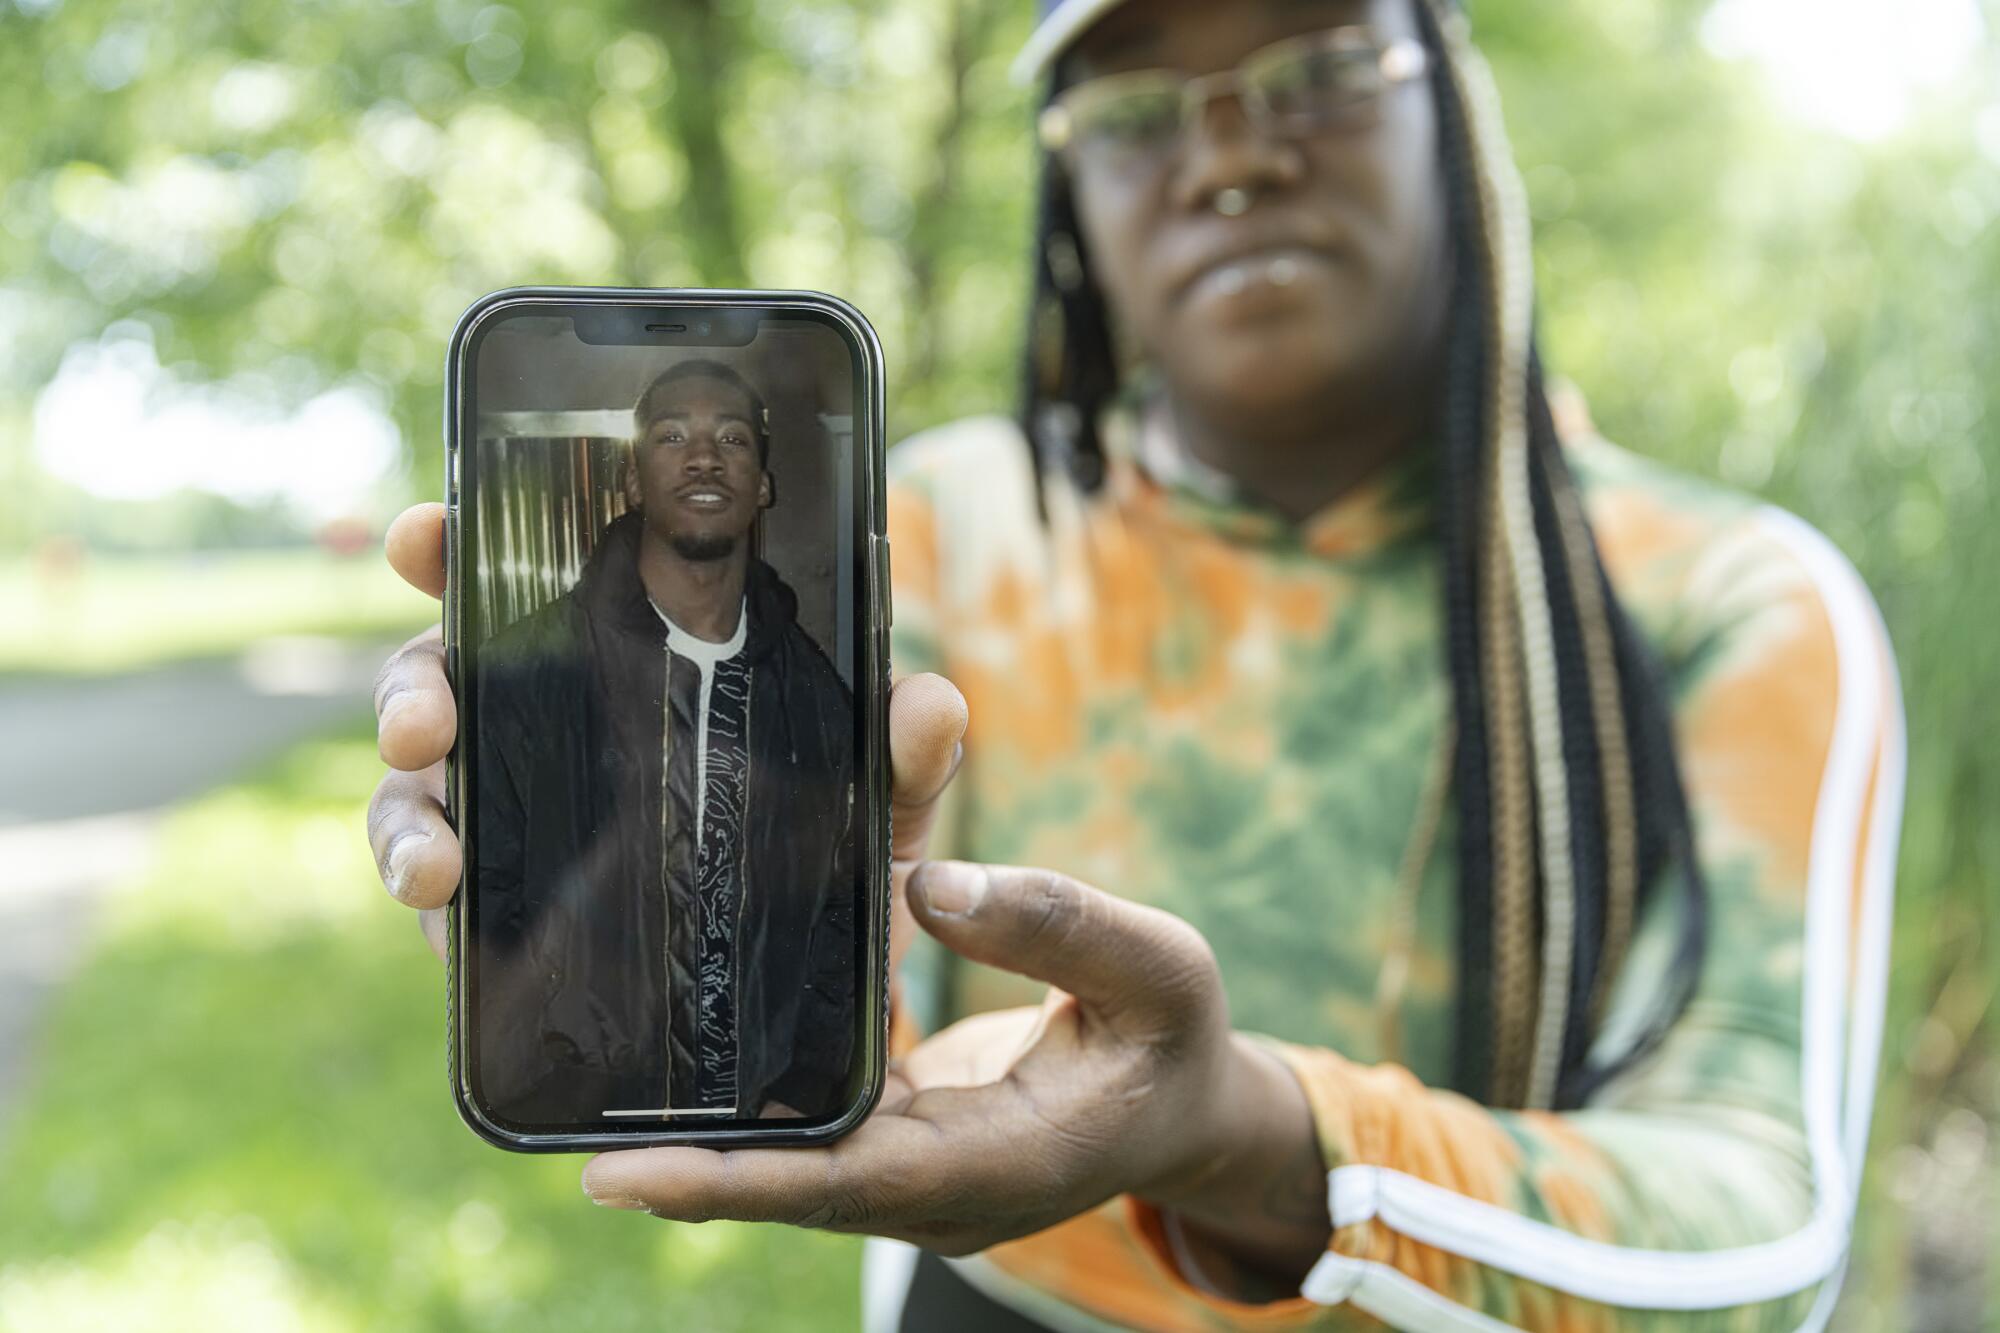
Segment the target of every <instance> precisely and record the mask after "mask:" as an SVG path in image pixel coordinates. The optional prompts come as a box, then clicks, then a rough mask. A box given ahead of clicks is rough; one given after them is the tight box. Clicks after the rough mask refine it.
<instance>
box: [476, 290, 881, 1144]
mask: <svg viewBox="0 0 2000 1333" xmlns="http://www.w3.org/2000/svg"><path fill="white" fill-rule="evenodd" d="M535 305H562V306H575V305H604V306H607V307H631V306H635V305H637V306H645V307H650V308H656V309H662V310H671V309H674V308H676V307H681V306H711V307H713V306H740V307H754V308H757V309H764V310H777V311H785V310H811V311H817V312H820V313H823V314H826V315H830V316H832V317H833V318H834V319H835V320H836V321H837V322H838V323H839V324H840V326H841V327H842V329H843V330H845V332H846V333H847V334H848V335H849V336H850V337H851V339H852V348H853V350H854V352H855V354H856V356H855V360H856V365H857V367H858V369H859V370H860V373H861V379H862V386H861V391H860V392H859V393H857V395H856V402H855V409H856V414H857V416H863V417H865V421H866V431H865V435H866V440H865V446H864V447H863V448H862V449H861V450H860V461H861V477H860V479H859V481H860V484H859V485H858V487H857V492H858V494H859V495H860V496H862V497H864V499H863V508H864V509H865V511H866V518H865V522H864V524H863V526H864V529H865V532H866V541H865V543H857V545H861V546H865V549H866V550H867V551H868V552H869V553H870V554H869V556H868V558H866V559H865V560H864V561H863V562H862V563H863V571H862V577H861V578H859V579H858V580H857V582H856V586H857V587H858V588H861V589H862V595H863V597H864V598H865V603H864V611H863V617H862V619H863V621H864V622H865V625H866V633H864V634H861V635H859V636H858V637H857V644H858V652H859V662H858V668H859V669H858V671H857V679H858V680H859V682H860V685H861V688H860V689H858V690H856V692H855V698H856V701H857V704H859V705H860V706H862V707H863V708H864V709H865V716H866V725H865V729H864V730H865V739H864V742H863V746H862V754H861V756H860V763H859V765H858V781H857V786H856V796H857V798H858V799H861V800H865V802H866V807H867V808H866V810H865V811H864V814H863V818H862V819H861V820H859V821H858V824H859V828H858V836H859V837H860V838H861V840H862V844H863V845H862V847H861V849H860V855H859V856H858V858H857V860H858V862H859V864H860V865H861V866H862V867H863V871H864V874H865V876H866V888H867V892H866V903H865V919H866V935H865V939H866V940H868V941H869V947H868V948H866V949H865V950H863V951H862V958H863V960H864V967H863V974H862V977H861V981H860V985H861V991H860V995H859V996H858V999H857V1003H858V1005H859V1007H860V1011H861V1013H860V1023H861V1028H860V1031H859V1033H858V1034H857V1045H856V1054H857V1058H858V1059H859V1060H860V1061H861V1062H862V1065H863V1073H864V1078H863V1082H862V1084H861V1088H860V1095H859V1096H858V1097H857V1098H856V1099H855V1100H854V1102H853V1103H852V1104H851V1105H850V1106H848V1107H847V1108H845V1109H844V1110H842V1111H840V1112H839V1113H837V1114H835V1115H834V1116H833V1117H831V1118H830V1119H828V1118H821V1119H814V1120H807V1121H803V1122H801V1121H794V1120H773V1121H771V1122H770V1123H769V1125H768V1127H767V1126H766V1125H763V1124H759V1125H757V1126H755V1127H750V1128H745V1127H741V1126H734V1127H727V1128H725V1127H720V1126H718V1127H717V1128H714V1129H703V1128H700V1127H699V1126H698V1124H689V1125H678V1126H675V1127H673V1128H664V1127H663V1128H659V1129H654V1128H644V1129H641V1128H637V1127H634V1128H631V1129H625V1130H619V1131H615V1132H578V1133H521V1132H516V1131H513V1130H509V1129H507V1128H505V1127H503V1126H501V1125H499V1124H496V1123H494V1121H493V1120H492V1119H490V1118H489V1117H488V1116H487V1115H486V1114H485V1113H484V1112H483V1111H482V1110H481V1108H480V1107H479V1106H478V1105H477V1103H476V1102H475V1100H474V1097H473V1091H472V1089H473V1082H472V1078H471V1065H470V1061H471V1054H470V1052H471V1051H472V1049H473V1044H472V1043H471V1042H469V1041H468V1040H467V1039H466V1033H465V1031H464V1025H465V1024H466V1023H467V1021H468V1020H469V1018H470V1009H469V1006H468V1004H467V1002H466V997H465V985H466V976H465V969H464V966H463V963H462V960H463V958H464V953H465V949H466V945H467V941H466V939H465V932H466V929H467V918H466V913H465V912H464V911H463V910H462V909H463V902H464V896H465V895H464V891H463V889H461V891H460V892H459V893H458V894H455V895H453V897H452V900H451V904H450V906H449V909H448V921H449V925H448V933H447V957H446V975H447V985H446V990H445V1023H446V1034H447V1035H446V1043H445V1063H446V1068H447V1072H448V1076H449V1078H450V1082H451V1089H452V1101H453V1103H454V1104H455V1105H456V1106H457V1108H458V1113H459V1116H460V1118H461V1119H463V1120H464V1121H465V1123H466V1125H467V1126H468V1127H469V1128H470V1129H471V1130H472V1132H473V1133H475V1134H477V1135H479V1137H481V1138H482V1139H485V1140H486V1141H487V1142H488V1143H491V1144H493V1145H495V1146H496V1147H500V1148H505V1149H508V1150H509V1151H512V1152H598V1151H602V1150H605V1149H611V1148H638V1147H648V1146H655V1145H661V1144H694V1145H698V1146H702V1147H714V1148H727V1147H779V1146H810V1145H813V1144H823V1143H828V1142H831V1141H833V1140H834V1139H837V1138H840V1137H841V1136H842V1135H844V1134H846V1133H848V1132H849V1131H850V1130H852V1129H853V1128H854V1127H855V1126H856V1125H858V1124H860V1123H861V1122H862V1121H863V1120H864V1119H866V1118H867V1116H868V1114H869V1112H871V1111H872V1110H873V1109H874V1107H875V1104H876V1103H877V1102H878V1101H880V1100H881V1096H882V1085H883V1079H884V1076H885V1073H886V1069H887V1063H888V1047H889V907H890V901H889V849H890V837H891V831H890V823H889V729H888V728H889V624H890V614H891V613H890V598H889V540H888V534H887V532H886V531H885V509H886V505H887V500H886V496H885V493H884V482H883V453H884V440H883V433H884V430H885V417H886V410H885V406H884V389H883V367H882V346H881V342H880V340H879V339H878V338H877V337H876V334H875V330H874V328H873V326H871V325H870V324H869V322H868V320H867V318H866V317H865V316H863V315H862V314H861V312H860V311H859V310H857V309H855V308H854V307H853V306H852V305H850V304H849V303H847V302H846V301H843V300H841V299H840V298H839V297H837V296H832V295H829V294H827V293H825V292H816V291H806V290H789V289H787V290H772V289H761V290H760V289H755V288H709V287H510V288H506V289H504V290H501V291H496V292H492V293H489V294H488V295H486V296H483V297H481V298H480V299H479V300H477V301H475V302H473V303H472V304H471V305H470V306H468V307H466V310H465V313H464V314H462V315H461V316H459V320H458V324H457V326H456V327H455V328H453V330H452V335H451V342H450V345H449V347H448V348H447V351H446V354H445V404H444V437H445V478H444V481H445V594H444V651H445V671H446V675H447V678H448V679H449V680H450V681H451V683H452V687H453V691H454V694H455V695H456V697H457V698H458V708H459V718H458V721H459V734H460V735H464V734H466V732H465V728H466V726H467V725H469V721H470V719H468V718H467V716H466V709H465V700H464V694H463V691H461V690H460V689H459V688H458V683H459V679H460V675H459V647H460V644H461V642H462V639H463V632H464V628H463V623H462V614H463V611H464V606H465V598H464V591H463V588H462V587H461V585H460V578H461V576H462V574H463V571H464V568H465V561H464V558H463V553H462V551H461V549H460V545H459V538H460V524H459V473H460V451H461V448H462V446H463V444H464V443H465V442H466V441H467V440H468V439H469V438H470V423H469V422H468V421H467V420H466V413H467V410H468V397H469V395H468V394H467V393H466V391H465V385H466V379H465V377H466V376H467V375H468V374H469V373H470V369H469V367H468V365H467V359H468V358H467V356H466V352H467V349H468V346H469V344H470V342H471V340H472V337H473V335H474V333H475V332H476V331H477V330H478V328H479V327H480V325H481V323H482V321H484V320H486V319H488V318H490V317H492V316H493V315H495V314H496V313H498V312H500V311H502V310H507V309H515V308H520V307H524V306H535ZM445 768H446V778H445V786H446V818H447V819H449V820H450V822H451V825H452V827H453V828H454V829H456V830H458V831H459V833H460V838H461V841H463V838H464V829H465V827H466V824H467V821H466V819H465V818H464V800H463V797H464V790H463V773H462V770H461V766H460V764H459V762H458V751H457V749H456V747H454V749H453V751H452V753H451V754H450V755H449V756H448V757H447V759H446V764H445ZM469 863H470V862H469V859H468V864H469Z"/></svg>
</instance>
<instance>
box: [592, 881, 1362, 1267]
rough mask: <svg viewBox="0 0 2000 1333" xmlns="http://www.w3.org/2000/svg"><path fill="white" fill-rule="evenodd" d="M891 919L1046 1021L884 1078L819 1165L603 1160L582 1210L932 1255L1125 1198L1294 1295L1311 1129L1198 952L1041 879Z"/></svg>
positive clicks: (999, 1027) (1153, 915)
mask: <svg viewBox="0 0 2000 1333" xmlns="http://www.w3.org/2000/svg"><path fill="white" fill-rule="evenodd" d="M907 901H908V907H909V910H910V911H911V913H912V914H913V916H914V919H915V920H916V922H917V923H918V924H920V925H921V926H922V927H923V928H924V929H925V930H927V931H929V932H930V933H931V934H932V935H934V936H936V937H937V938H938V939H939V940H940V941H941V942H942V943H943V944H945V945H946V946H947V947H948V948H950V949H952V950H954V951H956V952H957V953H959V954H961V955H963V956H965V957H967V958H970V959H973V960H974V961H977V962H982V963H987V964H991V965H993V966H995V967H1001V968H1005V969H1007V970H1009V971H1012V972H1019V973H1022V974H1024V975H1026V976H1030V977H1034V978H1037V979H1039V980H1042V981H1046V982H1048V983H1049V984H1050V987H1051V989H1050V991H1049V993H1048V997H1047V999H1046V1000H1045V1002H1044V1003H1043V1004H1042V1005H1041V1007H1040V1008H1039V1009H1013V1010H1005V1011H1001V1012H998V1013H989V1014H980V1015H976V1016H974V1017H971V1018H968V1019H965V1020H964V1021H962V1022H959V1023H957V1024H954V1025H953V1026H951V1027H949V1028H947V1029H945V1030H944V1031H943V1032H940V1033H938V1034H937V1035H935V1036H933V1037H931V1038H930V1039H929V1040H927V1041H925V1042H923V1043H922V1044H921V1045H919V1046H917V1047H916V1048H915V1049H914V1050H912V1051H911V1052H910V1053H909V1054H908V1055H907V1056H905V1057H904V1058H903V1059H902V1060H900V1061H892V1062H891V1064H890V1074H889V1082H888V1087H887V1089H886V1090H885V1092H884V1094H883V1098H882V1102H881V1104H880V1105H879V1106H878V1107H877V1108H876V1111H875V1113H874V1114H873V1115H872V1116H870V1117H869V1118H868V1120H867V1121H866V1122H865V1123H863V1124H862V1125H861V1126H860V1128H858V1129H856V1130H855V1131H854V1132H853V1133H851V1134H849V1135H848V1136H847V1137H846V1138H843V1139H841V1140H839V1141H838V1142H836V1143H834V1144H832V1145H830V1146H828V1147H824V1148H748V1149H734V1150H728V1151H714V1150H710V1149H704V1148H687V1147H671V1148H642V1149H634V1150H628V1151H620V1152H610V1153H603V1154H600V1155H599V1156H597V1157H595V1158H593V1159H592V1160H591V1161H590V1162H589V1164H588V1165H586V1167H585V1168H584V1176H583V1184H584V1189H585V1191H586V1192H587V1193H589V1194H590V1196H591V1197H592V1198H593V1199H595V1200H596V1201H597V1202H599V1203H602V1204H606V1205H608V1206H611V1207H619V1208H632V1209H644V1210H646V1211H649V1212H651V1213H653V1214H654V1215H655V1216H658V1217H665V1218H676V1219H681V1220H686V1221H703V1220H707V1219H711V1218H738V1219H743V1220H750V1221H771V1222H788V1223H791V1224H794V1225H797V1226H808V1227H823V1228H827V1229H830V1230H834V1231H849V1232H866V1233H870V1234H874V1235H882V1236H893V1237H896V1238H898V1239H902V1240H907V1241H911V1242H914V1243H916V1244H918V1245H922V1246H924V1247H925V1248H927V1249H932V1250H937V1251H940V1252H942V1253H946V1254H965V1253H969V1252H971V1251H974V1250H979V1249H984V1248H985V1247H986V1246H989V1245H993V1244H996V1243H998V1242H1000V1241H1004V1240H1010V1239H1013V1238H1015V1237H1017V1236H1024V1235H1027V1234H1029V1233H1030V1232H1034V1231H1039V1230H1041V1229H1043V1228H1044V1227H1048V1226H1051V1225H1053V1224H1055V1223H1057V1222H1060V1221H1062V1220H1064V1219H1065V1218H1068V1217H1073V1216H1075V1215H1076V1214H1078V1213H1081V1212H1084V1211H1085V1210H1087V1209H1089V1208H1092V1207H1094V1206H1095V1205H1097V1204H1099V1203H1101V1202H1102V1201H1104V1200H1105V1199H1108V1198H1110V1197H1112V1196H1113V1195H1116V1194H1120V1193H1132V1194H1135V1195H1138V1196H1139V1197H1141V1198H1143V1199H1146V1200H1147V1201H1149V1202H1153V1203H1156V1204H1159V1205H1162V1206H1165V1207H1170V1208H1172V1209H1174V1210H1175V1211H1176V1212H1177V1213H1179V1214H1180V1215H1181V1216H1182V1217H1183V1219H1184V1220H1185V1221H1187V1222H1188V1223H1190V1224H1191V1225H1192V1227H1193V1228H1194V1230H1195V1232H1196V1235H1197V1236H1198V1237H1199V1238H1200V1241H1201V1243H1203V1244H1205V1245H1206V1246H1207V1247H1208V1248H1209V1249H1210V1251H1211V1253H1213V1252H1214V1251H1217V1250H1219V1251H1220V1252H1221V1253H1222V1254H1223V1255H1224V1256H1225V1257H1226V1258H1227V1259H1229V1260H1232V1261H1234V1262H1235V1263H1237V1264H1241V1265H1243V1266H1245V1267H1247V1268H1249V1269H1251V1270H1253V1271H1255V1272H1257V1273H1261V1274H1268V1275H1273V1276H1281V1277H1282V1278H1284V1279H1288V1280H1290V1281H1292V1282H1293V1283H1294V1286H1293V1289H1294V1290H1295V1289H1296V1286H1295V1282H1296V1279H1297V1277H1299V1276H1302V1275H1303V1274H1304V1272H1305V1271H1306V1269H1307V1268H1309V1267H1310V1266H1311V1264H1312V1262H1313V1260H1314V1259H1316V1258H1317V1257H1318V1256H1319V1254H1320V1253H1321V1252H1322V1251H1323V1250H1324V1248H1325V1245H1326V1240H1327V1235H1328V1232H1329V1230H1330V1227H1329V1224H1328V1222H1327V1220H1326V1205H1325V1174H1324V1168H1323V1167H1322V1166H1321V1165H1320V1162H1319V1155H1318V1150H1317V1146H1316V1143H1315V1138H1314V1131H1313V1125H1312V1118H1311V1113H1310V1110H1309V1109H1308V1107H1307V1104H1306V1101H1305V1094H1304V1092H1303V1091H1302V1090H1301V1089H1300V1088H1299V1085H1298V1083H1297V1081H1296V1080H1295V1079H1294V1078H1293V1077H1292V1075H1291V1073H1290V1071H1289V1070H1288V1069H1286V1068H1285V1067H1284V1066H1283V1064H1282V1063H1281V1062H1280V1061H1278V1060H1277V1059H1276V1057H1274V1056H1272V1055H1270V1054H1268V1053H1267V1052H1265V1051H1263V1050H1261V1049H1260V1048H1258V1047H1257V1046H1256V1045H1255V1044H1254V1043H1252V1042H1250V1041H1247V1040H1245V1039H1243V1038H1241V1037H1238V1036H1237V1035H1236V1034H1235V1033H1234V1032H1232V1031H1231V1029H1230V1026H1229V1013H1228V1005H1227V1002H1226V1001H1225V999H1224V996H1223V991H1222V982H1221V978H1220V976H1219V975H1218V973H1217V971H1216V966H1215V960H1214V956H1213V954H1212V953H1211V952H1210V950H1209V947H1208V944H1207V942H1206V941H1205V940H1204V939H1202V937H1201V935H1200V934H1199V933H1198V932H1197V931H1196V930H1195V929H1194V928H1193V927H1192V926H1190V925H1188V924H1187V923H1186V922H1185V921H1183V920H1181V919H1180V918H1178V917H1175V916H1171V915H1169V914H1167V913H1165V912H1162V911H1159V910H1157V909H1154V908H1150V907H1144V906H1140V905H1138V904H1136V903H1132V902H1128V901H1125V900H1123V899H1120V898H1116V897H1113V896H1112V895H1110V894H1107V893H1103V892H1100V891H1099V890H1097V889H1093V888H1089V887H1088V886H1086V885H1083V884H1079V883H1077V882H1076V881H1074V880H1071V879H1068V878H1065V877H1064V876H1061V875H1057V874H1054V873H1052V872H1049V871H1043V870H1021V869H1013V868H1009V867H1000V866H977V865H969V864H965V863H961V862H951V861H942V862H928V863H926V864H924V865H923V866H922V867H920V868H919V870H918V872H917V873H916V875H915V876H914V877H913V878H912V879H911V880H910V882H909V889H908V898H907ZM1301 1200H1303V1203H1301V1202H1300V1201H1301Z"/></svg>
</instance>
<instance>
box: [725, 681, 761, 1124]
mask: <svg viewBox="0 0 2000 1333" xmlns="http://www.w3.org/2000/svg"><path fill="white" fill-rule="evenodd" d="M756 698H757V668H756V667H754V666H751V665H750V664H748V663H747V662H746V663H745V664H744V667H743V804H742V807H741V808H740V809H739V810H738V811H737V817H736V864H737V866H738V870H737V873H736V929H735V930H734V931H732V932H731V933H730V941H729V952H730V954H731V957H730V960H729V987H730V994H731V996H732V999H731V1000H730V1003H731V1005H733V1006H734V1008H735V1015H736V1086H735V1087H734V1088H733V1089H731V1100H733V1101H734V1102H735V1103H736V1109H737V1110H738V1111H739V1112H740V1111H742V1109H743V1064H744V1060H743V908H744V906H745V904H747V903H748V902H749V901H750V784H751V781H752V779H754V778H755V777H756V770H755V768H754V767H753V765H754V764H755V762H756V761H755V759H754V758H752V756H754V755H755V754H756V753H757V747H756V745H754V744H753V743H752V741H751V737H752V736H753V735H754V733H753V732H752V731H751V730H750V723H751V712H752V704H753V702H754V701H755V699H756Z"/></svg>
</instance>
